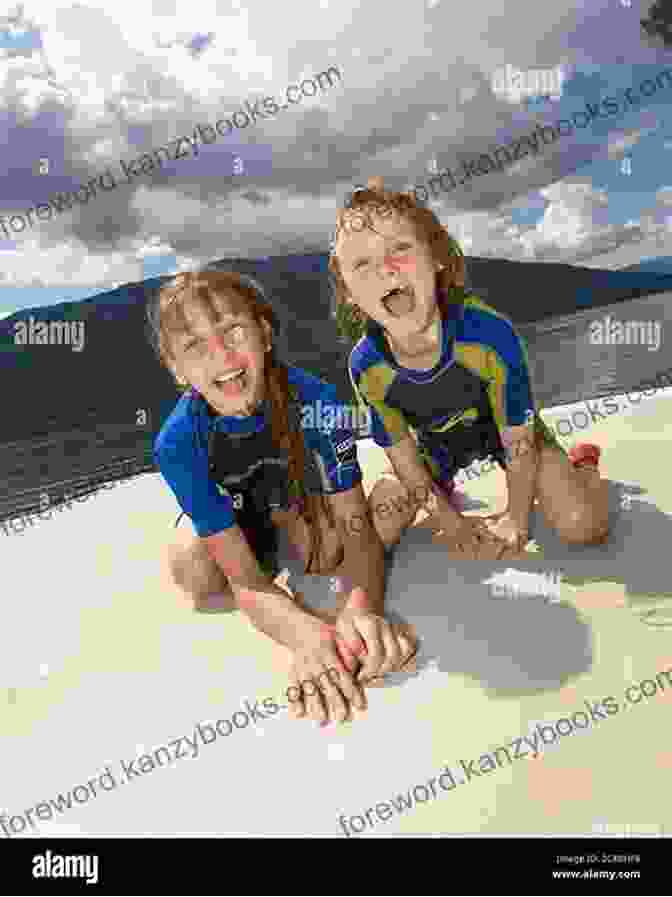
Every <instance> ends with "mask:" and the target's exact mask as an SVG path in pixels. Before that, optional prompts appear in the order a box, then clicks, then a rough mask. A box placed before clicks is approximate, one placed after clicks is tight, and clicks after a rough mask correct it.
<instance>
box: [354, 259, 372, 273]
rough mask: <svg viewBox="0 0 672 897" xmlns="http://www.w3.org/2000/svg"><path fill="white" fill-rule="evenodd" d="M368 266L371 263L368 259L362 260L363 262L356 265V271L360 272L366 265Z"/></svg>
mask: <svg viewBox="0 0 672 897" xmlns="http://www.w3.org/2000/svg"><path fill="white" fill-rule="evenodd" d="M368 264H369V263H368V262H367V261H366V259H362V260H361V261H359V262H357V264H356V265H355V271H359V270H360V269H361V268H363V267H364V266H365V265H368Z"/></svg>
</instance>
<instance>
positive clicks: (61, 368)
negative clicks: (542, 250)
mask: <svg viewBox="0 0 672 897" xmlns="http://www.w3.org/2000/svg"><path fill="white" fill-rule="evenodd" d="M466 261H467V270H468V278H469V285H470V288H471V289H472V290H473V291H474V292H475V293H477V294H478V295H479V296H481V297H482V298H483V300H484V301H485V302H488V303H489V304H491V305H493V306H494V307H495V308H496V309H497V310H499V311H501V312H502V313H504V314H506V315H508V316H509V317H510V318H511V319H512V320H513V322H514V323H516V324H524V323H525V324H530V323H534V322H535V321H541V320H544V319H546V318H553V317H559V316H563V315H568V314H572V313H574V312H576V311H577V310H579V309H585V308H595V307H599V306H603V305H611V304H612V303H615V302H621V301H627V300H630V299H635V298H638V297H640V296H646V295H650V294H655V293H660V292H667V291H672V272H671V273H670V275H669V276H667V275H662V274H660V273H646V272H639V271H602V270H594V269H591V268H581V267H575V266H572V265H565V264H559V263H546V262H543V263H540V262H516V261H509V260H507V259H490V258H478V257H473V258H467V260H466ZM327 264H328V256H327V254H326V253H320V254H317V253H313V254H303V255H294V256H276V257H267V258H263V259H223V260H219V261H216V262H212V263H211V264H209V265H207V266H206V267H207V268H214V269H224V270H235V271H240V272H242V273H246V274H250V275H252V276H254V277H256V278H258V280H259V281H260V282H261V283H262V285H263V286H264V288H265V289H266V291H267V295H268V296H269V297H270V299H271V300H272V302H273V304H274V307H275V308H276V311H277V313H278V317H279V319H280V321H281V324H282V325H283V339H282V342H281V347H282V350H283V351H284V353H285V355H286V357H287V359H288V360H289V361H290V363H292V364H295V365H297V366H299V367H305V368H307V369H308V370H310V371H313V372H314V373H316V374H317V375H318V376H322V377H324V378H325V379H327V380H330V381H331V382H333V383H334V384H335V386H336V387H337V389H338V391H339V394H340V395H341V397H342V398H343V399H344V400H345V401H350V400H351V395H350V385H349V382H348V378H347V373H346V367H345V362H346V358H347V354H348V351H349V347H348V346H346V345H345V344H343V343H342V342H341V341H340V340H339V337H338V334H337V331H336V328H335V324H334V321H333V318H332V317H331V309H332V299H331V290H330V287H329V283H328V277H327ZM170 279H172V278H171V277H154V278H149V279H147V280H145V281H140V282H136V283H128V284H125V285H123V286H121V287H118V288H116V289H114V290H109V291H107V292H104V293H100V294H98V295H96V296H93V297H90V298H88V299H82V300H79V301H67V302H62V303H58V304H56V305H51V306H48V307H38V308H31V309H23V310H21V311H19V312H16V313H14V314H12V315H10V316H9V317H7V318H4V319H3V320H0V350H1V351H0V371H2V374H3V379H4V382H5V383H10V384H11V385H12V388H13V389H16V390H18V394H19V396H20V398H21V402H20V405H19V408H18V409H17V411H16V413H14V412H13V413H12V414H11V415H9V416H5V417H4V418H3V419H2V420H0V440H1V441H4V442H13V441H15V440H16V439H22V438H32V437H34V436H38V435H40V434H43V435H46V434H48V433H49V432H53V431H57V432H63V431H65V430H67V429H68V428H70V427H71V428H73V429H76V430H80V429H81V428H82V427H83V426H85V425H87V426H88V425H89V424H91V425H94V424H96V423H99V424H101V425H103V424H104V425H108V424H119V425H123V426H129V425H131V424H132V422H133V421H134V420H135V419H136V412H139V411H142V410H145V411H147V412H148V416H149V417H151V424H150V429H151V431H152V432H155V433H156V432H158V430H159V429H160V426H161V423H162V420H163V419H165V416H167V414H168V413H169V411H170V409H171V408H172V406H173V405H174V403H175V401H176V400H177V397H178V395H179V394H178V393H177V391H176V390H175V388H174V385H173V381H172V378H171V377H170V375H169V374H168V372H166V371H165V370H164V369H163V368H162V366H161V365H160V364H159V362H158V360H157V359H156V358H155V356H154V353H153V352H152V350H151V348H150V346H149V344H148V343H147V340H146V336H145V305H146V301H147V298H148V297H149V296H150V295H151V294H153V293H154V292H155V291H156V290H158V289H159V288H160V287H161V286H162V285H163V284H164V283H165V282H167V281H168V280H170ZM31 316H32V317H33V318H35V319H39V320H40V321H47V322H48V321H83V322H84V323H85V325H86V343H85V347H84V349H83V351H81V352H73V351H71V350H70V348H69V347H67V346H40V345H34V346H16V345H14V338H13V334H14V324H16V323H17V322H19V321H28V319H29V318H30V317H31ZM530 350H531V351H533V347H530ZM569 374H570V372H568V375H569Z"/></svg>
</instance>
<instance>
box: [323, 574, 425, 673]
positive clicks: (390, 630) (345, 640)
mask: <svg viewBox="0 0 672 897" xmlns="http://www.w3.org/2000/svg"><path fill="white" fill-rule="evenodd" d="M336 634H337V637H338V639H337V641H338V647H339V651H340V652H341V656H342V657H343V662H344V663H346V662H347V663H349V664H351V663H356V661H357V658H360V660H361V667H360V669H359V671H358V674H357V681H358V682H359V683H361V684H364V685H370V686H372V687H376V686H379V685H382V681H381V680H382V677H383V676H385V675H386V674H387V673H394V672H397V671H400V670H404V671H407V670H408V669H409V666H410V664H411V663H412V660H413V658H414V657H415V655H416V653H417V640H416V638H415V635H414V634H413V631H412V628H411V627H410V626H408V625H406V624H401V623H392V622H390V621H389V620H386V619H385V617H382V616H380V614H376V613H375V612H374V611H373V610H372V608H371V603H370V601H369V599H368V596H367V594H366V592H365V591H364V590H363V589H361V588H359V587H357V588H354V589H353V590H352V592H351V593H350V597H349V598H348V600H347V602H346V605H345V607H344V608H343V610H342V612H341V613H340V615H339V617H338V619H337V620H336ZM349 668H350V669H352V668H353V667H352V666H350V667H349Z"/></svg>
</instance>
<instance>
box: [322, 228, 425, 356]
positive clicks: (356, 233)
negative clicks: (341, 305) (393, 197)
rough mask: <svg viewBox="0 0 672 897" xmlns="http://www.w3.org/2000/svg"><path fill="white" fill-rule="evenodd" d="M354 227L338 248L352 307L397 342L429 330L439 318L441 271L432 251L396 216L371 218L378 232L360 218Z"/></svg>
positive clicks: (341, 238) (346, 234) (343, 235)
mask: <svg viewBox="0 0 672 897" xmlns="http://www.w3.org/2000/svg"><path fill="white" fill-rule="evenodd" d="M350 221H351V223H350V225H349V227H347V228H346V229H344V231H343V232H342V234H341V236H340V237H339V240H338V243H337V245H336V253H337V257H338V260H339V263H340V268H341V273H342V275H343V279H344V281H345V285H346V287H347V289H348V292H349V296H348V299H347V301H348V302H353V303H355V304H356V305H358V306H359V308H361V309H362V311H364V312H365V314H366V315H368V316H369V317H370V318H373V320H374V321H377V322H378V323H379V324H381V325H382V326H383V327H384V328H385V330H387V331H388V332H389V333H391V334H392V336H394V337H396V338H397V339H401V340H403V339H407V338H408V337H412V336H415V335H417V334H419V333H421V332H423V331H424V330H426V329H427V327H428V326H429V324H430V323H431V322H432V320H433V318H434V316H435V313H436V295H435V288H436V272H437V271H438V270H439V267H440V266H439V265H438V264H436V263H435V262H434V261H433V260H432V257H431V254H430V251H429V247H428V246H427V245H426V243H424V242H423V241H422V240H420V239H418V237H417V236H416V234H415V231H414V229H413V225H412V224H411V222H410V221H407V220H406V219H404V218H403V217H401V216H400V215H399V214H398V213H397V212H390V213H389V214H383V215H382V216H380V215H372V216H371V223H372V225H373V230H372V229H371V228H369V227H367V226H366V224H365V222H364V221H363V220H362V219H361V218H360V219H358V218H355V219H354V220H353V219H350ZM391 291H394V292H391Z"/></svg>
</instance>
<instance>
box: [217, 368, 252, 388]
mask: <svg viewBox="0 0 672 897" xmlns="http://www.w3.org/2000/svg"><path fill="white" fill-rule="evenodd" d="M245 373H246V371H245V368H238V369H237V370H235V371H229V373H228V374H222V375H221V376H220V377H215V380H214V382H215V384H216V385H217V386H221V385H222V384H224V383H232V382H233V381H234V380H235V381H238V380H240V381H241V382H242V378H243V377H244V376H245Z"/></svg>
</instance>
